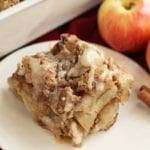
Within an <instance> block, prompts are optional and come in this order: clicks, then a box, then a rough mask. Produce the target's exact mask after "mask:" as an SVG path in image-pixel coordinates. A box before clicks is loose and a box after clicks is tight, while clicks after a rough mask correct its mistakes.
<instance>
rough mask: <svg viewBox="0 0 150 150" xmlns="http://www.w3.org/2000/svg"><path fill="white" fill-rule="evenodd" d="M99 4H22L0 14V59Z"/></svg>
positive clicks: (56, 0) (80, 0)
mask: <svg viewBox="0 0 150 150" xmlns="http://www.w3.org/2000/svg"><path fill="white" fill-rule="evenodd" d="M100 1H101V0H25V1H23V2H21V3H19V4H17V5H15V6H13V7H11V8H8V9H6V10H4V11H2V12H0V57H2V56H4V55H5V54H7V53H9V52H11V51H13V50H15V49H17V48H19V47H21V46H23V45H25V44H26V43H28V42H30V41H32V40H34V39H36V38H38V37H39V36H41V35H43V34H45V33H46V32H48V31H50V30H52V29H54V28H56V27H57V26H59V25H61V24H63V23H65V22H67V21H69V20H70V19H72V18H74V17H76V16H77V15H79V14H81V13H83V12H85V11H87V10H88V9H90V8H92V7H94V6H95V5H97V4H99V3H100Z"/></svg>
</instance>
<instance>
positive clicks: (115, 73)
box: [8, 34, 133, 146]
mask: <svg viewBox="0 0 150 150" xmlns="http://www.w3.org/2000/svg"><path fill="white" fill-rule="evenodd" d="M8 83H9V85H10V87H11V89H12V90H13V91H15V92H16V93H17V94H18V95H19V96H20V97H21V99H22V101H23V103H24V105H25V106H26V108H27V109H28V111H29V112H31V113H32V116H33V118H34V119H35V120H36V121H38V122H41V123H42V124H43V125H44V126H45V127H46V128H48V129H49V130H50V131H51V132H53V134H54V135H55V136H56V137H62V138H63V137H64V138H65V137H67V138H69V139H71V141H72V144H73V145H76V146H78V145H81V144H82V142H83V139H84V138H85V137H86V136H87V135H88V134H90V133H95V132H98V131H101V130H107V129H109V128H110V127H111V126H112V125H113V124H114V123H115V121H116V118H117V115H118V109H119V104H120V103H124V102H126V101H127V99H128V97H129V95H130V91H131V87H132V84H133V77H132V75H130V74H129V73H128V72H127V71H125V70H124V69H122V68H121V67H120V66H119V65H118V64H117V63H115V62H114V60H113V59H112V58H110V57H106V56H105V55H104V53H103V51H102V50H101V49H98V48H97V47H96V46H94V45H91V44H89V43H87V42H84V41H82V40H80V39H79V38H77V37H76V36H75V35H69V34H62V35H61V36H60V40H59V41H58V42H57V43H56V44H55V45H54V46H53V48H51V49H50V50H49V51H47V52H41V53H37V54H35V55H33V56H25V57H24V58H23V59H22V62H20V63H19V64H18V67H17V70H16V71H15V72H14V73H13V75H12V76H11V77H10V78H9V79H8Z"/></svg>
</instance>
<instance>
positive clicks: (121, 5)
mask: <svg viewBox="0 0 150 150" xmlns="http://www.w3.org/2000/svg"><path fill="white" fill-rule="evenodd" d="M98 27H99V32H100V34H101V36H102V38H103V39H104V41H105V42H106V43H107V44H108V45H110V47H112V48H114V49H116V50H118V51H120V52H135V51H138V50H142V49H144V48H145V47H146V45H147V42H148V39H150V0H104V2H103V3H102V5H101V6H100V8H99V11H98Z"/></svg>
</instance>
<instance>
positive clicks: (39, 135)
mask: <svg viewBox="0 0 150 150" xmlns="http://www.w3.org/2000/svg"><path fill="white" fill-rule="evenodd" d="M54 43H55V42H50V43H49V42H45V43H40V44H36V45H32V46H29V47H26V48H23V49H21V50H19V51H17V52H15V53H13V54H12V55H10V56H8V57H7V58H5V59H4V60H3V61H2V62H1V63H0V145H1V146H2V147H3V148H4V149H5V150H53V149H55V150H71V149H72V150H73V149H80V150H91V149H94V150H100V149H102V150H110V149H112V150H133V149H136V150H150V144H149V141H150V109H149V108H148V107H146V106H145V105H144V104H142V103H141V102H140V101H139V100H138V99H137V96H136V95H137V90H138V88H139V87H140V86H141V85H143V84H146V85H150V76H149V75H148V74H147V73H146V72H145V71H144V70H143V69H142V68H141V67H140V66H139V65H137V64H136V63H135V62H133V61H132V60H130V59H129V58H127V57H125V56H123V55H121V54H119V53H117V52H115V51H112V50H109V49H107V48H104V47H101V46H99V47H100V48H101V49H103V50H104V51H105V52H106V53H107V54H108V55H112V56H113V57H114V58H115V59H116V61H117V62H119V63H120V64H122V65H123V66H125V67H126V68H127V69H128V70H129V72H131V73H132V74H133V75H134V77H135V84H134V87H133V92H132V94H131V96H130V100H129V102H127V103H126V104H125V105H124V106H123V107H122V106H121V107H120V113H119V117H118V120H117V122H116V124H115V125H114V126H113V127H112V128H111V129H110V130H109V131H107V132H99V133H97V134H93V135H90V136H89V137H87V139H86V140H85V141H84V144H83V146H82V147H81V148H74V147H72V146H71V145H68V144H62V143H58V142H57V141H56V140H55V138H54V137H53V135H52V134H51V133H50V132H49V131H48V130H45V129H43V128H41V127H40V126H38V125H37V124H36V123H35V122H34V121H33V120H32V118H31V115H30V114H29V113H28V112H27V110H26V109H25V107H24V105H23V104H22V103H21V102H20V101H18V100H17V98H16V97H15V96H14V95H13V94H12V92H11V91H10V90H9V88H8V84H7V78H8V77H9V76H10V75H11V74H12V72H14V71H15V69H16V64H17V63H18V62H19V61H20V60H21V58H22V56H24V55H30V54H34V53H35V52H38V51H43V50H47V49H48V46H52V45H53V44H54Z"/></svg>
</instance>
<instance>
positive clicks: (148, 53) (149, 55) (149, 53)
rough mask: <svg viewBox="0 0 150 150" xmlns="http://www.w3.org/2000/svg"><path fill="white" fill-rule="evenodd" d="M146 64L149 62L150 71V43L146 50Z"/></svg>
mask: <svg viewBox="0 0 150 150" xmlns="http://www.w3.org/2000/svg"><path fill="white" fill-rule="evenodd" d="M146 62H147V65H148V68H149V70H150V41H149V42H148V45H147V48H146Z"/></svg>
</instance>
